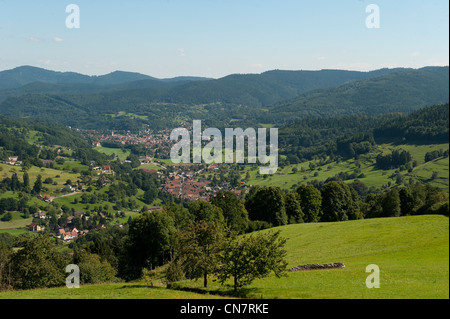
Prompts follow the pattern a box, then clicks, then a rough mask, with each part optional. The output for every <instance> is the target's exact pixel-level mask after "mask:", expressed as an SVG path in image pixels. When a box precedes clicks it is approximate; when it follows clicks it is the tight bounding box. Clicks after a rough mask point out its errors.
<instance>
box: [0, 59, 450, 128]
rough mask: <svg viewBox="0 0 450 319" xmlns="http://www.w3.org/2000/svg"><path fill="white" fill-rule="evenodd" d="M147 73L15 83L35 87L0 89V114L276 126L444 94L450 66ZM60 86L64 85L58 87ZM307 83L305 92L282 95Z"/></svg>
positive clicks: (409, 105)
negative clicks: (109, 87) (103, 84)
mask: <svg viewBox="0 0 450 319" xmlns="http://www.w3.org/2000/svg"><path fill="white" fill-rule="evenodd" d="M179 80H180V81H183V80H187V79H183V78H181V79H179ZM149 81H153V80H151V79H146V80H141V81H137V82H136V81H134V82H126V83H122V84H118V85H116V87H122V88H123V90H122V89H118V90H117V89H114V90H113V91H108V92H96V93H89V88H88V87H87V86H86V84H77V85H84V87H83V88H84V90H85V91H83V94H82V93H76V92H75V91H73V90H72V88H73V87H72V88H67V92H69V93H67V94H62V93H56V94H54V93H52V94H48V93H46V92H48V91H46V90H43V91H39V88H36V86H39V85H38V84H30V85H29V86H27V87H23V88H19V89H16V90H19V91H21V90H24V89H25V88H26V89H30V86H33V85H34V86H35V87H34V88H32V89H31V92H33V93H39V94H25V95H21V94H20V92H19V93H17V94H15V96H10V97H8V98H6V99H5V100H4V101H1V94H2V92H0V101H1V102H0V114H3V115H7V116H13V117H34V118H43V119H48V120H52V121H56V122H58V123H60V124H63V125H70V126H73V127H78V128H91V129H94V128H95V129H115V130H138V129H141V128H142V127H143V125H148V126H149V127H150V128H152V129H167V128H174V127H177V126H178V125H179V122H180V121H182V120H185V121H192V120H193V119H201V120H203V121H205V124H207V125H208V126H212V127H218V128H224V127H230V125H233V126H236V127H243V126H246V127H249V126H253V127H254V126H256V125H260V124H261V123H263V124H271V125H276V126H278V127H281V126H282V125H284V124H286V123H289V122H292V121H293V120H296V119H305V118H314V117H315V118H317V117H334V116H340V115H350V114H360V115H369V116H371V115H375V114H383V113H389V112H406V113H409V112H412V111H414V110H417V109H419V108H421V107H425V106H428V105H434V104H440V103H447V102H448V100H449V91H448V90H449V89H448V86H449V74H448V67H429V68H422V69H418V70H413V69H382V70H378V71H372V72H354V71H338V70H322V71H270V72H265V73H262V74H259V75H258V74H253V75H252V74H248V75H230V76H227V77H224V78H221V79H218V80H203V81H200V80H198V79H196V80H195V78H194V80H193V81H190V82H189V83H186V82H184V83H182V84H179V82H176V79H173V80H159V81H161V82H164V83H166V84H167V85H165V86H160V87H152V88H148V87H146V86H147V85H148V82H149ZM177 83H178V84H177ZM40 85H44V86H45V85H48V84H40ZM60 85H61V84H60ZM324 87H327V88H324ZM130 88H132V89H130ZM47 89H48V88H47ZM59 90H63V91H64V87H59ZM311 90H312V91H311ZM305 91H308V93H304V94H302V95H300V96H299V97H297V98H295V99H291V100H285V99H286V98H292V97H294V96H298V95H299V94H300V93H301V92H305ZM3 92H4V91H3ZM88 93H89V94H88ZM283 99H284V102H280V101H281V100H283ZM269 104H271V105H269Z"/></svg>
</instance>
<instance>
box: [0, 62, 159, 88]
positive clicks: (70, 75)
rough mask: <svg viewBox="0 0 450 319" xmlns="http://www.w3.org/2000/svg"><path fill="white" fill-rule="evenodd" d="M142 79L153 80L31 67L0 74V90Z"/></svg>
mask: <svg viewBox="0 0 450 319" xmlns="http://www.w3.org/2000/svg"><path fill="white" fill-rule="evenodd" d="M144 79H153V78H152V77H150V76H147V75H143V74H139V73H131V72H121V71H116V72H112V73H110V74H106V75H102V76H88V75H83V74H79V73H75V72H56V71H50V70H46V69H42V68H37V67H32V66H21V67H17V68H14V69H12V70H6V71H2V72H0V90H3V89H13V88H18V87H21V86H24V85H27V84H30V83H33V82H44V83H52V84H96V85H111V84H120V83H125V82H130V81H138V80H144Z"/></svg>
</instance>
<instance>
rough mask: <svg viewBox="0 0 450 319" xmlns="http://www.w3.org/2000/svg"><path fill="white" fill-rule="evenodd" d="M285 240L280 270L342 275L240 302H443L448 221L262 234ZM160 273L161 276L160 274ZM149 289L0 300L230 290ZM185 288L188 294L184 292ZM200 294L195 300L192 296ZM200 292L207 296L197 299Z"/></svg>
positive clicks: (63, 291) (290, 281) (118, 287)
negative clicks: (309, 267)
mask: <svg viewBox="0 0 450 319" xmlns="http://www.w3.org/2000/svg"><path fill="white" fill-rule="evenodd" d="M274 230H279V231H281V236H282V237H285V238H287V243H286V247H285V249H286V251H287V257H286V259H287V262H288V268H292V267H295V266H299V265H304V264H316V263H321V264H325V263H332V262H341V263H344V265H345V268H343V269H330V270H313V271H299V272H287V274H286V276H285V277H281V278H277V277H275V276H273V275H272V276H269V277H267V278H263V279H258V280H255V281H254V282H253V283H252V284H251V285H250V286H248V287H246V289H245V290H243V292H242V295H241V296H245V297H247V298H261V297H263V298H266V299H276V298H282V299H448V298H449V222H448V217H444V216H438V215H427V216H407V217H397V218H380V219H367V220H356V221H347V222H335V223H314V224H294V225H288V226H282V227H278V228H274V229H271V230H264V231H274ZM371 264H375V265H377V266H378V267H379V270H380V277H379V278H380V288H371V289H370V288H368V287H367V286H366V278H367V277H368V276H369V275H370V274H371V273H368V272H366V267H367V266H368V265H371ZM161 272H163V270H161ZM211 279H212V280H210V281H209V282H210V284H209V286H208V288H206V289H203V288H202V284H203V283H202V281H201V280H198V281H190V280H185V281H181V282H178V283H175V284H173V288H176V289H177V290H175V289H166V288H164V287H163V286H161V287H158V288H156V287H155V288H154V287H152V288H150V287H148V285H147V284H146V283H145V282H144V281H141V282H137V283H127V284H125V283H112V284H99V285H86V286H81V288H80V289H67V288H55V289H38V290H30V291H16V292H3V293H0V298H24V299H26V298H55V299H61V298H78V299H84V298H108V299H114V298H118V299H141V298H147V299H152V298H153V299H165V298H168V299H179V298H183V299H194V298H216V297H219V296H224V297H226V296H230V295H231V294H230V291H231V289H232V288H228V287H226V286H220V285H219V284H218V283H217V282H215V281H214V278H211ZM188 290H191V291H189V292H188ZM196 290H198V292H200V291H201V292H202V294H196V293H193V292H192V291H196ZM205 293H207V294H205Z"/></svg>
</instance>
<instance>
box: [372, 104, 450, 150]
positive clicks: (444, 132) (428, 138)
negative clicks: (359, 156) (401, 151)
mask: <svg viewBox="0 0 450 319" xmlns="http://www.w3.org/2000/svg"><path fill="white" fill-rule="evenodd" d="M373 134H374V137H375V138H388V139H401V140H403V141H405V142H426V143H427V144H432V143H448V142H449V104H448V103H447V104H442V105H435V106H432V107H427V108H424V109H421V110H418V111H416V112H414V113H412V114H410V115H408V116H407V117H405V118H397V119H393V120H392V121H390V122H388V123H386V124H385V125H383V126H380V127H378V128H376V129H375V130H374V132H373Z"/></svg>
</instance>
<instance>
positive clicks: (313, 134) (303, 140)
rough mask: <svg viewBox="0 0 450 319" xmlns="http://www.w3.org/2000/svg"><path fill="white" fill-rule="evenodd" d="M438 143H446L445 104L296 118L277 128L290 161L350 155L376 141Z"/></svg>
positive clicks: (363, 149)
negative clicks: (406, 110)
mask: <svg viewBox="0 0 450 319" xmlns="http://www.w3.org/2000/svg"><path fill="white" fill-rule="evenodd" d="M379 141H383V142H385V143H397V144H398V143H400V144H405V143H409V144H415V143H426V144H441V143H448V142H449V104H448V103H447V104H442V105H434V106H430V107H425V108H423V109H420V110H418V111H415V112H413V113H411V114H409V115H404V114H400V113H392V114H383V115H378V116H367V115H357V114H354V115H344V116H338V117H331V118H316V119H314V118H309V119H304V120H298V121H295V122H294V123H291V124H289V125H286V126H284V127H282V128H281V129H280V131H279V145H280V152H281V153H282V154H284V155H287V156H288V159H289V161H290V162H291V163H295V162H297V161H300V160H311V159H313V158H314V157H326V156H340V157H342V158H350V157H354V156H355V155H360V154H364V153H367V152H370V151H371V150H373V149H374V146H375V145H376V144H377V142H379Z"/></svg>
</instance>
